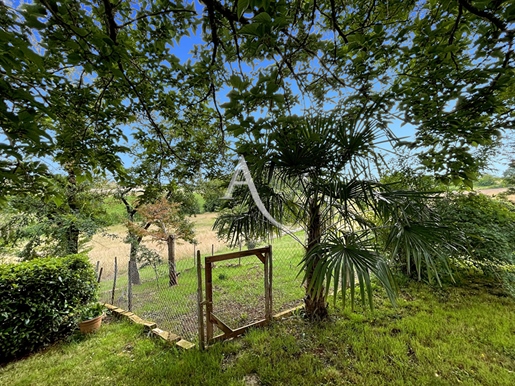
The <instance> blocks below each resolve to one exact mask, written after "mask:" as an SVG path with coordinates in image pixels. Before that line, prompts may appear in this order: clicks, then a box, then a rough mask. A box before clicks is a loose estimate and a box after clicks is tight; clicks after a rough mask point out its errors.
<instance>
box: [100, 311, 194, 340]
mask: <svg viewBox="0 0 515 386" xmlns="http://www.w3.org/2000/svg"><path fill="white" fill-rule="evenodd" d="M104 306H105V307H106V308H107V309H108V310H109V311H111V312H112V313H113V315H114V316H117V317H119V318H124V319H128V320H130V321H131V322H133V323H136V324H139V325H142V326H143V327H144V328H145V329H146V330H149V331H150V332H151V333H152V335H153V336H156V337H159V338H160V339H162V340H164V341H165V342H167V343H170V344H172V345H175V346H176V347H178V348H180V349H184V350H189V349H191V348H193V347H195V344H194V343H191V342H189V341H187V340H185V339H182V338H181V337H180V336H179V335H176V334H174V333H171V332H169V331H164V330H161V329H160V328H157V324H156V323H154V322H149V321H147V320H143V319H141V318H140V317H139V316H138V315H136V314H134V313H132V312H130V311H126V310H124V309H122V308H119V307H116V306H113V305H112V304H108V303H105V304H104Z"/></svg>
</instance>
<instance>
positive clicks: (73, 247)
mask: <svg viewBox="0 0 515 386" xmlns="http://www.w3.org/2000/svg"><path fill="white" fill-rule="evenodd" d="M67 172H68V184H67V188H66V193H67V201H68V202H67V204H68V207H69V208H70V211H71V213H72V216H75V215H77V212H78V205H77V179H76V178H75V172H74V170H73V169H72V168H71V167H68V168H67ZM66 252H67V253H69V254H76V253H79V229H78V228H77V225H76V224H75V221H72V222H71V224H70V225H69V226H68V229H67V230H66Z"/></svg>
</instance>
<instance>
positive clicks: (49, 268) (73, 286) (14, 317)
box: [0, 255, 98, 362]
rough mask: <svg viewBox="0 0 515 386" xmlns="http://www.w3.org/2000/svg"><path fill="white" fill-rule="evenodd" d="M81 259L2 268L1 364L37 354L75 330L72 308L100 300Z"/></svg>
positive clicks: (91, 273) (90, 272) (86, 263)
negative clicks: (22, 356) (37, 351)
mask: <svg viewBox="0 0 515 386" xmlns="http://www.w3.org/2000/svg"><path fill="white" fill-rule="evenodd" d="M97 289H98V287H97V283H96V280H95V272H94V269H93V267H92V265H91V264H90V262H89V261H88V259H87V257H86V256H84V255H71V256H67V257H60V258H42V259H34V260H31V261H28V262H24V263H19V264H16V263H14V264H3V265H0V361H1V362H3V361H6V360H10V359H13V358H15V357H19V356H21V355H24V354H27V353H30V352H33V351H36V350H38V349H40V348H42V347H44V346H46V345H49V344H51V343H53V342H55V341H57V340H59V339H61V338H63V337H65V336H67V335H68V334H70V333H71V332H72V331H73V330H74V329H75V328H76V310H77V308H78V307H79V306H80V305H83V304H85V303H88V302H91V301H95V300H96V299H97V296H98V291H97Z"/></svg>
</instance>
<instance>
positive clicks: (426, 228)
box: [215, 109, 448, 319]
mask: <svg viewBox="0 0 515 386" xmlns="http://www.w3.org/2000/svg"><path fill="white" fill-rule="evenodd" d="M256 137H257V138H254V139H257V141H256V142H254V143H253V142H250V141H248V142H246V143H240V147H239V149H240V150H241V151H242V154H243V155H244V157H245V159H246V160H247V163H248V165H249V168H250V171H251V174H252V177H253V180H254V183H255V185H256V188H257V190H258V193H259V196H260V198H261V199H262V201H263V203H264V204H265V207H266V209H267V210H268V211H269V212H270V214H271V215H272V216H273V217H274V218H275V219H276V220H277V221H279V222H281V223H288V224H290V226H291V227H293V228H295V227H299V226H300V227H302V228H303V229H304V230H305V232H306V235H307V241H306V242H305V243H304V247H305V251H306V253H305V256H304V258H303V260H302V264H301V265H302V270H303V275H304V285H305V288H306V296H305V298H304V301H305V311H306V315H307V316H309V317H310V318H316V319H320V318H325V317H326V316H327V301H326V299H327V296H328V294H329V293H330V291H331V290H332V291H334V293H337V291H338V290H339V289H341V290H342V294H343V296H344V301H345V294H346V289H347V288H349V289H350V291H349V292H350V296H351V304H352V305H354V298H355V294H356V290H357V289H359V291H360V294H361V299H362V301H363V302H365V299H367V298H368V303H369V304H370V306H372V286H371V277H372V275H373V276H375V277H377V279H378V280H379V281H380V283H382V284H383V286H384V287H385V288H386V290H387V293H388V295H389V296H390V299H391V300H392V301H395V289H396V285H395V281H394V276H393V275H392V272H391V269H390V266H391V264H392V262H394V261H396V260H398V259H399V257H403V258H404V259H405V265H406V267H407V269H408V270H410V269H411V267H414V269H415V271H416V272H417V274H418V275H419V277H420V275H421V274H422V272H423V271H426V272H427V273H428V274H429V275H430V276H434V277H436V278H437V279H438V280H439V275H438V272H439V271H440V269H441V268H442V267H443V268H444V269H447V270H448V266H447V264H446V261H445V257H444V256H445V255H444V253H442V252H444V249H445V248H446V247H448V245H447V244H446V242H445V239H444V238H443V237H442V234H443V230H444V227H442V225H441V224H439V223H438V221H436V219H435V216H434V214H433V213H432V211H431V207H430V205H428V204H427V200H428V199H431V198H433V197H434V194H429V193H420V192H410V191H403V190H396V189H395V185H392V184H382V183H380V182H379V181H378V179H377V173H378V166H379V165H380V164H381V163H382V162H383V159H382V157H381V155H380V147H379V146H380V145H381V143H384V141H392V140H394V137H393V134H392V133H391V132H389V131H388V130H387V129H386V128H385V127H382V126H381V125H380V124H379V123H378V122H377V121H376V120H374V119H372V117H371V112H370V110H367V109H362V110H360V111H356V112H355V113H349V114H346V115H338V114H337V113H334V112H331V113H328V114H326V115H318V116H306V117H300V118H299V117H290V118H284V119H282V120H279V121H277V122H276V123H275V125H274V127H273V130H271V131H270V132H268V133H258V134H257V135H256ZM382 139H383V141H382ZM237 195H238V192H237ZM237 199H238V205H235V206H234V207H233V210H232V211H229V212H223V214H222V215H221V216H219V218H218V219H217V221H216V222H215V228H216V229H217V230H218V232H219V234H221V235H225V236H226V237H227V238H228V239H229V240H230V241H231V242H232V243H233V244H237V243H239V242H240V241H241V240H242V239H243V240H249V239H257V238H260V237H263V236H266V235H269V234H270V233H278V232H279V230H278V229H277V228H275V227H274V226H273V225H272V224H270V223H269V222H268V221H267V220H266V219H265V218H264V217H263V215H262V213H260V211H259V210H258V208H257V207H256V205H255V204H254V202H253V201H252V198H251V195H250V194H249V192H248V190H243V189H240V191H239V195H238V196H237ZM381 240H383V242H381ZM331 285H332V286H331Z"/></svg>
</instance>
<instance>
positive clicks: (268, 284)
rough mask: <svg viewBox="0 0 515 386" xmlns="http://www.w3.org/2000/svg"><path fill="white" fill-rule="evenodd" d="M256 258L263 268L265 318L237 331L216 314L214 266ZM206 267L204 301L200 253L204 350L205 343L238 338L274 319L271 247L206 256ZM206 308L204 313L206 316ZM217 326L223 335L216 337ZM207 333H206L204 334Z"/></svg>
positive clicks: (199, 318) (198, 268)
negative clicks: (245, 258) (234, 260)
mask: <svg viewBox="0 0 515 386" xmlns="http://www.w3.org/2000/svg"><path fill="white" fill-rule="evenodd" d="M247 256H255V257H257V258H258V259H259V260H260V261H261V262H262V263H263V266H264V270H263V284H264V287H263V290H264V295H265V296H264V298H265V309H264V315H263V316H264V318H263V319H262V320H259V321H257V322H254V323H251V324H248V325H246V326H243V327H239V328H237V329H235V330H233V329H231V328H230V327H229V326H228V325H227V324H226V323H224V322H223V321H222V320H220V318H219V317H217V316H216V315H215V314H214V313H213V265H214V263H216V262H220V261H225V260H231V259H240V258H242V257H247ZM204 266H205V287H206V297H205V301H204V300H203V297H204V296H203V290H202V261H201V258H200V251H197V279H198V292H197V300H198V322H199V341H200V346H201V347H202V348H203V347H204V346H205V344H212V343H214V342H217V341H220V340H224V339H229V338H234V337H236V336H238V335H241V334H243V333H245V331H247V330H248V329H249V328H251V327H256V326H264V325H265V324H267V323H269V322H270V321H271V320H272V246H271V245H270V246H268V247H264V248H257V249H251V250H248V251H240V252H232V253H226V254H223V255H217V256H206V257H205V258H204ZM204 308H205V313H204ZM204 315H205V331H204ZM214 326H217V327H218V328H219V329H220V330H221V331H222V332H223V333H222V334H221V335H218V336H213V327H214ZM204 332H205V334H204Z"/></svg>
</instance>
